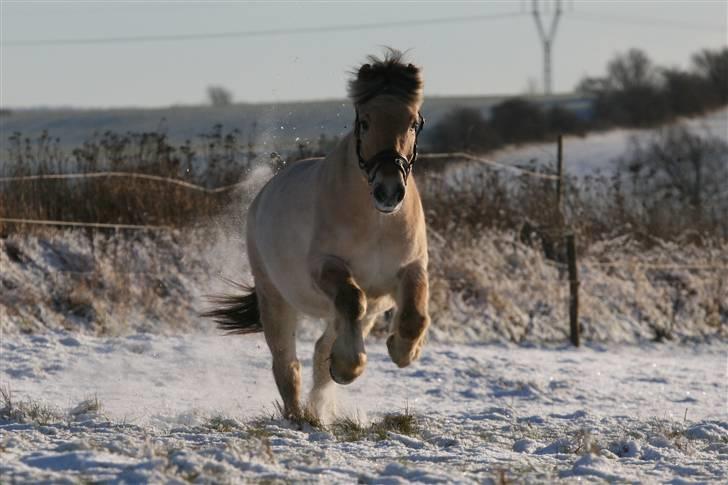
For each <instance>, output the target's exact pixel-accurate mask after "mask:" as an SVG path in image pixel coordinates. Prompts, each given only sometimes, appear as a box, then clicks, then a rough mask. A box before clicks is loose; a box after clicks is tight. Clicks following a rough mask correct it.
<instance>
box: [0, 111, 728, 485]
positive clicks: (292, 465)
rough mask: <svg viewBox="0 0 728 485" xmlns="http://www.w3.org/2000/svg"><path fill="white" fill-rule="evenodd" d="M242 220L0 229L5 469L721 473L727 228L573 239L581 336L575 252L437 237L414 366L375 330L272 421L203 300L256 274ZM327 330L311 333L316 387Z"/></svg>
mask: <svg viewBox="0 0 728 485" xmlns="http://www.w3.org/2000/svg"><path fill="white" fill-rule="evenodd" d="M726 115H728V111H725V110H723V111H722V112H720V113H718V114H716V115H715V116H716V119H717V121H716V123H717V125H716V126H723V127H724V128H723V131H724V132H725V131H726V129H725V120H726ZM720 123H723V125H720ZM719 129H720V128H719ZM630 135H631V133H628V132H626V131H624V130H621V131H619V130H618V131H615V132H608V133H603V134H595V135H590V136H589V137H586V138H584V139H574V140H572V139H568V140H567V145H566V147H567V148H566V150H567V152H566V153H567V155H566V158H567V169H568V170H569V171H571V172H572V173H574V174H575V175H583V174H586V173H587V172H588V170H586V169H587V168H589V167H597V166H598V167H601V168H602V169H603V170H605V171H608V170H609V167H610V165H609V161H610V160H612V159H613V158H612V157H613V156H619V155H621V153H622V152H623V148H624V147H625V146H626V143H627V140H628V138H629V136H630ZM602 142H603V143H602ZM582 143H583V146H582V145H580V144H582ZM599 147H603V148H604V150H601V149H600V148H599ZM615 147H616V148H615ZM514 150H516V151H514V152H513V153H515V155H514V156H513V158H512V159H511V160H509V159H507V158H502V156H505V155H507V154H508V153H510V152H508V151H505V152H503V153H499V154H497V156H496V158H497V159H498V160H499V161H500V162H503V163H518V164H520V163H521V162H522V161H524V160H528V159H530V158H533V155H534V154H538V153H541V154H542V155H544V154H545V155H547V157H545V158H544V159H543V160H546V161H548V160H550V159H551V158H550V157H552V155H551V152H549V151H548V150H552V151H553V146H552V145H549V146H548V147H547V146H545V145H542V146H530V147H521V148H518V149H514ZM517 150H521V152H518V151H517ZM529 150H530V151H531V152H529ZM544 150H546V152H544ZM580 150H581V151H580ZM579 153H582V155H583V156H582V158H583V160H584V162H583V164H582V163H581V162H578V160H579V158H578V157H579ZM504 154H505V155H504ZM543 160H542V162H543ZM539 163H540V162H539ZM590 164H591V165H590ZM581 168H584V170H585V171H584V172H582V171H581ZM577 169H578V170H577ZM575 170H576V173H575V172H574V171H575ZM243 215H244V207H243V205H242V204H240V205H238V206H235V207H231V213H230V214H226V215H224V216H223V217H221V218H220V220H219V221H215V222H212V223H210V224H209V225H208V226H206V227H197V228H195V229H194V230H190V231H186V232H178V231H172V232H169V233H159V234H157V233H155V234H147V235H142V234H138V235H127V236H125V237H113V236H110V235H104V234H101V233H95V234H92V235H90V234H88V233H85V232H79V231H62V230H58V231H44V232H42V233H33V234H19V233H13V234H10V235H2V236H0V340H1V342H0V390H2V391H3V392H4V394H5V396H6V397H8V398H10V400H9V401H8V400H7V399H5V398H3V400H0V408H1V409H0V483H5V482H32V483H35V482H43V481H46V482H53V483H57V482H78V481H82V482H83V481H92V482H96V481H107V480H109V481H121V482H141V481H148V482H164V481H170V482H172V481H175V482H182V481H197V482H215V483H219V482H223V483H224V482H241V481H265V482H271V481H277V480H285V481H308V482H319V481H323V482H341V483H350V482H354V481H361V482H365V483H398V482H404V481H417V482H480V483H482V482H495V483H505V482H506V481H517V482H529V483H530V482H543V483H548V482H552V481H554V480H556V479H565V480H567V481H574V482H576V481H584V480H587V481H603V480H607V481H643V482H672V483H692V482H728V343H727V341H726V339H725V337H726V331H727V330H728V285H726V280H725V276H724V275H725V268H726V267H727V266H728V246H727V243H726V242H725V241H722V242H721V241H713V240H710V239H705V240H704V239H703V238H701V237H697V236H695V235H693V237H691V238H686V239H685V240H684V241H681V240H679V241H676V242H664V241H659V240H655V239H654V238H650V237H645V238H643V239H644V240H642V239H639V238H636V237H635V236H629V235H625V236H618V237H614V238H612V239H609V240H605V241H600V242H595V243H593V244H591V245H590V246H588V247H583V248H582V247H580V249H579V250H580V253H579V268H580V280H581V293H580V295H581V296H580V298H581V310H580V312H581V313H580V316H581V320H580V321H581V324H582V336H583V338H584V340H585V341H586V342H587V344H586V346H585V347H584V348H581V349H573V348H571V347H568V346H566V345H565V344H564V342H565V341H566V339H567V327H568V323H567V322H568V316H567V308H568V307H567V294H568V289H567V284H566V283H567V282H566V279H565V278H566V277H565V275H564V274H563V273H564V271H563V266H562V265H559V264H556V263H554V262H553V261H549V260H547V259H546V258H545V257H544V255H543V253H542V251H540V250H539V249H538V248H534V247H529V246H527V245H525V244H523V243H522V242H521V241H520V240H519V237H518V234H517V233H516V232H515V231H496V230H483V231H480V233H479V234H478V235H477V237H476V236H474V237H473V238H472V240H467V241H454V240H452V238H450V239H448V238H446V237H445V236H447V235H445V236H444V235H442V234H437V233H435V232H434V231H431V233H430V237H429V240H430V252H431V255H430V256H431V257H430V283H431V290H432V291H431V302H430V310H431V314H432V317H433V325H432V328H431V331H430V336H431V342H430V343H428V344H427V346H426V348H425V352H424V354H423V356H422V359H421V360H420V361H418V362H417V363H415V364H414V365H412V366H411V367H409V368H407V369H404V370H400V369H397V368H396V366H394V365H393V364H392V363H391V362H389V359H388V357H387V353H386V351H385V349H384V345H383V342H382V340H381V339H379V340H378V339H376V338H373V339H370V342H369V344H368V351H369V365H368V369H367V371H366V372H365V374H364V375H363V376H362V377H361V378H360V379H359V380H357V381H356V382H355V383H354V384H352V385H351V386H347V387H345V388H339V393H338V398H337V399H338V402H339V412H338V414H337V416H338V420H334V422H333V423H329V424H328V425H327V426H325V427H323V428H318V427H311V426H310V425H304V426H303V427H301V426H298V425H296V424H293V423H290V422H287V421H283V420H281V419H279V418H278V417H277V414H276V412H275V406H274V401H275V400H276V399H277V397H278V394H277V391H276V389H275V385H274V383H273V379H272V376H271V373H270V370H269V367H270V354H269V352H268V349H267V348H266V346H265V343H264V342H263V340H262V338H261V337H260V335H257V336H247V337H220V336H218V335H216V334H215V332H214V329H213V328H212V326H211V324H210V323H209V322H206V321H204V320H202V319H200V318H199V316H198V313H199V311H200V310H202V309H204V308H205V307H206V300H205V295H209V294H211V293H216V292H219V291H221V290H223V289H225V288H227V286H226V283H225V281H224V279H225V278H230V279H233V280H237V281H241V280H242V281H249V273H248V271H247V265H246V258H245V247H244V244H243V242H242V238H241V234H242V228H243V224H242V218H243ZM453 248H455V250H453ZM320 331H321V329H320V328H319V326H318V324H317V323H316V322H304V323H303V325H302V327H301V336H300V345H299V356H300V357H301V359H302V362H303V364H304V367H305V369H306V372H305V377H304V380H305V387H308V385H309V382H310V366H311V352H312V348H313V339H315V338H316V336H317V335H318V333H320ZM657 336H664V337H665V338H667V339H668V340H669V338H670V337H673V340H672V341H667V342H666V343H661V344H657V343H654V342H652V339H654V338H655V337H657ZM514 342H517V343H519V344H520V345H516V344H515V343H514ZM7 391H10V393H11V395H8V392H7ZM3 401H4V402H3ZM79 403H80V404H79ZM405 409H407V410H408V411H406V412H405V411H404V410H405ZM390 413H395V415H396V416H398V419H403V420H405V421H406V422H408V423H411V420H412V419H413V420H414V426H411V427H410V428H411V429H404V428H402V427H397V426H393V425H391V420H390V421H387V420H386V419H385V417H386V416H387V415H388V414H390ZM412 416H414V417H412ZM347 417H348V418H350V419H349V420H348V421H346V420H345V418H347ZM342 419H344V421H342ZM395 422H396V420H395ZM386 423H390V424H386Z"/></svg>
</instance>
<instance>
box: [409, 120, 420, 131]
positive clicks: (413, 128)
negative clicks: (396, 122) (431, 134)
mask: <svg viewBox="0 0 728 485" xmlns="http://www.w3.org/2000/svg"><path fill="white" fill-rule="evenodd" d="M419 126H420V124H419V123H418V122H416V121H413V122H412V126H411V127H410V130H414V131H417V128H418V127H419Z"/></svg>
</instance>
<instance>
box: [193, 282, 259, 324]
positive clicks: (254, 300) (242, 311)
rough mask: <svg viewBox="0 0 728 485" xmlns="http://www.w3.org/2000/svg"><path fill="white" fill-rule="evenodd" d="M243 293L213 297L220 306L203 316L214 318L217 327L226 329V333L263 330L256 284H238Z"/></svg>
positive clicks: (214, 301) (212, 299) (213, 300)
mask: <svg viewBox="0 0 728 485" xmlns="http://www.w3.org/2000/svg"><path fill="white" fill-rule="evenodd" d="M237 286H238V287H239V289H240V290H242V291H243V293H242V294H237V295H220V296H214V297H212V298H211V301H212V302H213V303H215V304H217V305H220V307H219V308H215V309H213V310H208V311H206V312H204V313H202V316H203V317H206V318H212V319H213V320H214V321H215V322H217V328H219V329H220V330H223V331H225V335H244V334H247V333H257V332H262V331H263V324H262V323H261V321H260V308H259V307H258V296H257V295H256V293H255V287H254V286H246V285H237Z"/></svg>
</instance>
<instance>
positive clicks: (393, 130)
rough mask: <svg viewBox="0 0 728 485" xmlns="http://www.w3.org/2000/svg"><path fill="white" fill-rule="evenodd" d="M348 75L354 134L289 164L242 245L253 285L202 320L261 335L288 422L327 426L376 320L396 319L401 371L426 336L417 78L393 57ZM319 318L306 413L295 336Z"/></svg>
mask: <svg viewBox="0 0 728 485" xmlns="http://www.w3.org/2000/svg"><path fill="white" fill-rule="evenodd" d="M367 60H368V62H366V63H365V64H363V65H361V67H360V68H359V69H357V70H356V71H354V72H352V78H351V79H350V81H349V84H348V95H349V97H350V99H351V101H352V103H353V106H354V111H355V121H354V126H353V129H352V130H351V131H350V132H349V133H348V134H347V135H346V136H345V137H343V139H342V140H341V142H340V143H339V144H338V145H337V146H336V148H335V149H334V150H333V151H332V153H330V154H329V155H327V156H326V157H325V158H319V159H308V160H302V161H298V162H295V163H293V164H290V165H288V166H287V167H285V168H283V169H282V170H281V171H279V172H278V173H277V174H276V175H275V176H273V177H272V178H271V179H270V180H269V181H268V183H267V184H266V185H265V186H264V187H263V188H262V189H261V190H260V191H259V193H258V194H257V196H256V197H255V199H254V200H253V202H252V203H251V205H250V207H249V210H248V214H247V223H246V243H247V252H248V259H249V261H250V268H251V271H252V274H253V280H254V285H253V286H252V287H243V288H244V290H245V291H243V292H242V293H241V294H237V295H227V296H222V297H218V298H217V299H216V300H215V302H216V303H217V304H218V305H219V307H217V308H215V309H213V310H210V311H208V312H206V313H205V314H204V315H205V316H206V317H211V318H213V319H215V320H216V322H217V324H218V328H219V329H221V330H224V331H226V332H227V334H248V333H253V332H259V331H262V332H263V333H264V335H265V340H266V342H267V344H268V347H269V349H270V352H271V355H272V360H273V375H274V378H275V383H276V385H277V387H278V391H279V393H280V396H281V398H282V400H283V415H284V417H286V418H289V419H301V417H302V416H305V415H307V414H305V413H307V412H311V413H313V416H321V415H322V413H323V412H324V410H325V409H329V408H327V407H326V405H327V397H326V396H327V395H329V394H328V392H329V390H333V388H334V387H335V386H334V383H336V384H340V385H346V384H349V383H351V382H352V381H354V380H355V379H356V378H357V377H359V376H360V375H361V374H362V373H363V372H364V369H365V367H366V364H367V354H366V349H365V347H364V340H365V338H366V337H367V335H368V334H369V332H370V330H371V329H372V327H373V325H374V323H375V321H376V319H377V317H378V316H379V315H381V314H382V313H384V312H386V311H388V310H390V309H396V311H395V313H394V319H393V320H392V324H391V328H390V334H389V336H388V338H387V341H386V344H387V350H388V353H389V357H390V358H391V360H392V361H393V362H394V363H395V364H396V365H397V366H399V367H406V366H408V365H409V364H410V363H411V362H413V361H414V360H416V359H417V358H418V357H419V355H420V352H421V349H422V345H423V343H424V339H425V335H426V332H427V329H428V326H429V325H430V317H429V314H428V291H429V290H428V276H427V234H426V226H425V217H424V212H423V209H422V202H421V199H420V195H419V192H418V191H417V184H416V183H415V180H414V177H413V174H412V169H413V167H414V164H415V161H416V160H417V139H418V136H419V134H420V132H421V130H422V128H423V125H424V118H423V117H422V115H421V113H420V109H421V106H422V101H423V79H422V75H421V70H420V68H419V67H416V66H415V65H413V64H409V63H405V62H404V61H403V54H402V53H401V52H399V51H397V50H394V49H389V50H388V51H386V53H385V55H384V56H383V57H382V58H378V57H375V56H369V57H368V58H367ZM302 316H309V317H313V318H315V319H322V320H324V321H325V322H326V329H325V330H324V332H323V334H322V335H321V337H320V338H319V339H318V340H317V341H316V344H315V353H314V358H313V387H312V389H311V392H310V395H309V401H308V403H307V405H306V406H302V404H301V401H300V395H301V364H300V362H299V361H298V358H297V354H296V328H297V324H298V322H299V320H300V318H301V317H302Z"/></svg>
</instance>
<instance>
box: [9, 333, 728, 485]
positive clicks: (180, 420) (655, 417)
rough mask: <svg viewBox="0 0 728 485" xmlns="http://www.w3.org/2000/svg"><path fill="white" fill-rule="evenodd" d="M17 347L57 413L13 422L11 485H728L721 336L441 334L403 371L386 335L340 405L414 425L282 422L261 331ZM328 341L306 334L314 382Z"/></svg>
mask: <svg viewBox="0 0 728 485" xmlns="http://www.w3.org/2000/svg"><path fill="white" fill-rule="evenodd" d="M0 348H1V349H2V360H1V363H0V380H1V381H2V383H3V384H4V385H5V386H6V387H7V388H9V389H11V390H12V392H13V396H12V397H13V400H14V401H15V402H16V403H17V402H21V403H22V402H23V401H26V404H25V407H26V409H27V408H28V407H31V408H32V406H30V405H29V404H28V401H34V402H36V403H37V402H38V401H40V402H42V403H45V404H47V405H49V406H50V407H51V409H50V410H48V411H47V413H46V415H42V413H37V412H36V414H35V415H37V414H41V417H40V418H38V417H36V420H37V421H40V422H36V423H33V422H23V421H31V417H32V416H34V415H33V414H32V412H29V413H26V414H25V417H23V416H22V415H18V416H20V417H16V418H15V419H7V418H6V419H4V420H1V421H0V423H2V424H0V457H1V460H0V476H2V480H3V481H18V482H38V481H53V482H56V481H77V480H82V481H104V480H112V481H115V480H120V481H126V482H137V481H166V480H190V481H196V482H234V481H241V480H245V481H257V480H265V481H271V480H276V479H281V480H287V481H312V482H318V481H325V482H342V483H351V482H354V481H359V482H364V483H399V482H404V481H418V482H430V483H436V482H481V483H482V482H488V481H494V482H498V481H499V480H501V479H502V478H505V479H506V480H517V481H527V482H533V481H539V482H550V481H552V480H555V479H557V478H566V479H569V480H573V481H577V480H586V481H602V480H608V481H646V482H656V481H663V482H665V481H672V482H673V483H692V482H725V481H726V480H728V410H727V409H726V392H727V391H728V387H727V386H728V384H727V382H726V364H727V362H726V350H727V349H726V347H725V346H724V345H720V344H718V345H705V344H701V345H697V346H687V345H668V346H665V345H653V344H643V345H641V346H619V345H611V346H606V347H595V346H591V347H587V348H581V349H573V348H569V347H554V348H546V347H538V348H536V347H534V348H524V347H518V346H513V345H506V344H495V345H486V346H480V345H463V344H459V345H454V344H450V345H445V344H436V343H429V344H428V345H427V346H426V348H425V352H424V353H423V356H422V358H421V360H420V361H418V362H417V363H415V364H413V365H412V366H411V367H409V368H406V369H402V370H400V369H397V368H396V366H395V365H394V364H392V363H391V362H390V361H389V359H388V357H387V354H386V350H385V349H384V345H383V343H382V342H381V341H371V342H369V346H368V352H369V364H368V368H367V370H366V372H365V373H364V375H363V376H362V377H361V378H359V379H358V380H357V381H356V382H355V383H353V384H352V385H350V386H347V387H344V388H338V390H337V392H338V398H337V399H338V401H339V404H340V405H339V415H340V416H349V417H353V418H354V420H358V421H360V422H361V423H362V425H363V426H365V425H366V424H367V423H370V422H379V421H381V419H382V416H383V415H384V414H386V413H400V414H402V413H403V409H404V408H405V407H407V408H408V409H409V412H410V413H413V414H414V416H415V418H414V419H415V426H414V429H413V430H408V431H407V434H402V433H401V432H397V431H396V428H395V430H385V431H384V432H378V433H368V434H367V433H366V432H361V433H354V432H351V430H348V431H347V429H345V427H343V426H342V425H339V426H338V427H337V426H336V425H332V426H329V427H328V428H323V429H321V428H312V427H310V426H308V425H305V426H303V428H302V429H301V428H299V427H298V426H296V425H293V424H291V423H288V422H285V421H282V420H280V419H278V418H276V417H273V418H271V417H270V416H271V415H272V414H274V412H273V409H274V406H273V401H274V399H275V398H276V397H277V394H276V391H275V385H274V383H273V379H272V376H271V374H270V371H269V361H270V356H269V354H268V350H267V348H266V347H265V343H264V341H263V339H262V338H261V337H260V336H247V337H217V336H203V335H180V336H160V335H149V334H133V335H130V336H127V337H111V338H99V337H89V336H82V335H78V334H71V333H67V332H62V331H55V332H47V333H44V334H42V335H30V336H29V335H15V336H6V337H5V338H3V342H2V346H1V347H0ZM312 348H313V343H312V342H311V341H302V342H301V343H300V345H299V356H300V357H301V359H302V363H303V365H304V368H305V385H306V386H308V383H309V381H310V375H309V374H310V366H311V352H312ZM89 398H93V399H92V401H91V402H86V403H85V404H83V405H81V406H78V407H76V404H77V403H78V402H80V401H83V400H86V399H89ZM95 399H97V400H98V403H99V404H100V409H98V410H96V405H95ZM16 406H17V407H20V408H22V407H23V406H22V405H17V404H16ZM74 407H75V409H74ZM5 412H7V410H6V411H5ZM21 414H22V413H21Z"/></svg>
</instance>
